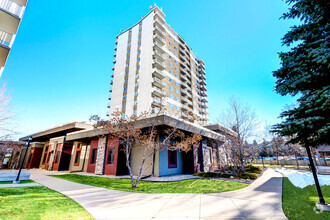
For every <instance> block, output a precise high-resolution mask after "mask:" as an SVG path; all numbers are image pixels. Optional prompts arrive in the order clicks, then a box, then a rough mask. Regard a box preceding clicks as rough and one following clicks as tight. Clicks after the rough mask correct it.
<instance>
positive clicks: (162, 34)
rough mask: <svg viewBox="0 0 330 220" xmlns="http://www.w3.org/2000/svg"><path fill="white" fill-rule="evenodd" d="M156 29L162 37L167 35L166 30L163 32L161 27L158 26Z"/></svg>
mask: <svg viewBox="0 0 330 220" xmlns="http://www.w3.org/2000/svg"><path fill="white" fill-rule="evenodd" d="M154 30H155V32H156V33H158V34H159V35H160V36H161V37H165V36H164V32H163V31H162V30H161V29H160V28H159V27H157V26H156V27H155V29H154Z"/></svg>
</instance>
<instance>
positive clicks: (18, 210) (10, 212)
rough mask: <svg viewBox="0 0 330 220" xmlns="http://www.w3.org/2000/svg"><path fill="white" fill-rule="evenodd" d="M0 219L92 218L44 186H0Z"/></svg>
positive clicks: (74, 203)
mask: <svg viewBox="0 0 330 220" xmlns="http://www.w3.org/2000/svg"><path fill="white" fill-rule="evenodd" d="M0 219H93V217H92V216H91V215H90V214H89V213H88V212H87V211H86V210H85V209H84V208H83V207H81V206H80V205H79V204H78V203H76V202H75V201H73V200H71V199H70V198H68V197H66V196H64V195H62V194H61V193H58V192H56V191H53V190H50V189H48V188H47V187H44V186H37V187H15V188H0Z"/></svg>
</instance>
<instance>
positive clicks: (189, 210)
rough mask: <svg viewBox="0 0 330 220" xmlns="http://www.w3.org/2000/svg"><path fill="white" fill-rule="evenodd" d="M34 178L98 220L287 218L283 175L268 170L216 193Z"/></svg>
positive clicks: (37, 172) (34, 175)
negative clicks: (247, 182) (139, 190)
mask: <svg viewBox="0 0 330 220" xmlns="http://www.w3.org/2000/svg"><path fill="white" fill-rule="evenodd" d="M31 179H33V180H35V181H37V182H39V183H40V184H43V185H45V186H47V187H48V188H51V189H53V190H56V191H58V192H61V193H63V194H64V195H66V196H68V197H70V198H72V199H73V200H75V201H77V202H78V203H79V204H80V205H82V206H83V207H84V208H85V209H86V210H87V211H88V212H89V213H91V214H92V215H93V216H94V217H95V218H97V219H183V218H184V219H286V217H285V215H284V214H283V211H282V207H281V203H282V176H281V175H280V174H279V173H276V172H275V171H273V170H271V169H268V170H266V171H265V172H264V174H263V175H262V176H261V177H260V178H259V179H257V180H256V181H254V182H253V183H252V184H251V185H250V186H248V187H247V188H244V189H241V190H237V191H232V192H225V193H214V194H144V193H132V192H122V191H116V190H110V189H104V188H99V187H93V186H88V185H83V184H79V183H73V182H69V181H66V180H61V179H58V178H53V177H49V176H46V175H45V174H44V172H43V171H42V170H34V171H32V172H31Z"/></svg>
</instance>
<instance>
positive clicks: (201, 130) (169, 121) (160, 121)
mask: <svg viewBox="0 0 330 220" xmlns="http://www.w3.org/2000/svg"><path fill="white" fill-rule="evenodd" d="M152 125H155V126H162V125H163V126H170V127H176V128H178V129H180V130H182V131H186V132H191V133H196V134H200V135H201V136H203V137H207V138H210V139H214V140H218V141H222V142H224V141H225V136H224V135H222V134H220V133H217V132H214V131H211V130H210V129H208V128H205V127H203V126H200V125H197V124H193V123H190V122H187V121H184V120H182V119H177V118H173V117H170V116H168V115H158V116H152V117H148V118H146V119H141V120H140V121H139V122H138V125H137V126H139V127H140V128H148V127H151V126H152ZM98 135H106V132H103V133H102V132H100V130H96V129H95V130H86V131H77V132H72V133H70V134H67V136H66V140H67V141H73V140H78V139H85V138H92V137H96V136H98Z"/></svg>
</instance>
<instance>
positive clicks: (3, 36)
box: [0, 30, 13, 48]
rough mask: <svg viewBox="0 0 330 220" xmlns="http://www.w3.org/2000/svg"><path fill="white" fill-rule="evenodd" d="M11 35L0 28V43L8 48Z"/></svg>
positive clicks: (10, 42)
mask: <svg viewBox="0 0 330 220" xmlns="http://www.w3.org/2000/svg"><path fill="white" fill-rule="evenodd" d="M12 39H13V35H12V34H9V33H7V32H5V31H3V30H0V44H1V46H4V47H6V48H10V47H11V44H12Z"/></svg>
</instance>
